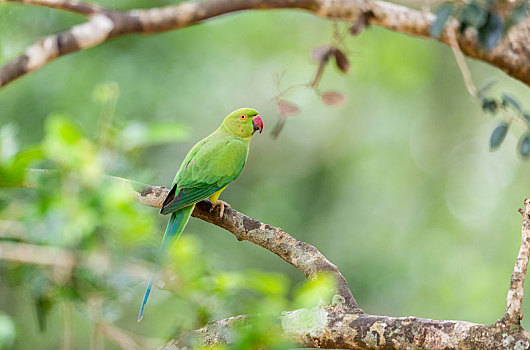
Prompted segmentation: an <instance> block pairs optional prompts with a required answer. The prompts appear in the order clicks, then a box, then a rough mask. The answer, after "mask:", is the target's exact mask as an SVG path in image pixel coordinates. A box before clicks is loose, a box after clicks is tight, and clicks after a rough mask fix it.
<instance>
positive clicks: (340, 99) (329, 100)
mask: <svg viewBox="0 0 530 350" xmlns="http://www.w3.org/2000/svg"><path fill="white" fill-rule="evenodd" d="M321 98H322V101H323V102H324V103H325V104H327V105H328V106H338V105H341V104H343V103H344V101H345V100H346V97H344V95H343V94H341V93H340V92H335V91H326V92H324V93H323V94H322V96H321Z"/></svg>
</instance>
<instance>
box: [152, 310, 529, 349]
mask: <svg viewBox="0 0 530 350" xmlns="http://www.w3.org/2000/svg"><path fill="white" fill-rule="evenodd" d="M248 321H249V320H248V318H247V317H245V316H236V317H230V318H228V319H225V320H220V321H214V322H211V323H209V324H208V325H206V326H205V327H203V328H201V329H199V330H197V331H195V332H193V334H192V336H195V338H196V339H197V338H198V339H199V341H200V344H202V345H206V346H211V345H216V344H226V343H230V342H231V338H230V336H231V334H232V332H231V330H232V329H233V328H234V327H236V326H241V325H242V324H243V325H244V324H251V322H248ZM281 325H282V329H283V332H284V336H286V337H287V338H288V339H290V340H291V341H292V342H294V343H296V344H297V345H299V346H300V347H305V348H323V349H376V348H377V349H431V350H436V349H444V350H448V349H477V350H478V349H484V350H490V349H528V348H529V347H530V333H528V332H526V331H524V330H522V329H521V328H517V329H515V330H514V329H511V328H510V326H509V325H504V324H502V323H498V324H493V325H481V324H475V323H471V322H464V321H437V320H430V319H422V318H416V317H388V316H375V315H368V314H356V313H352V312H351V311H350V310H347V309H344V308H342V307H340V306H326V307H322V308H314V309H301V310H295V311H290V312H286V313H284V314H283V315H282V316H281ZM187 341H189V335H187V336H186V337H183V338H179V339H174V340H172V341H170V342H168V343H167V344H165V345H164V346H162V347H160V348H159V350H177V349H178V350H183V349H192V347H191V346H190V345H189V344H188V343H187Z"/></svg>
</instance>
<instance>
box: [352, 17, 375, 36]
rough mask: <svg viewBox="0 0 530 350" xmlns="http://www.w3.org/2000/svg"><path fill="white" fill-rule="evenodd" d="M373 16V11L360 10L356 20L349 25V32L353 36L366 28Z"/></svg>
mask: <svg viewBox="0 0 530 350" xmlns="http://www.w3.org/2000/svg"><path fill="white" fill-rule="evenodd" d="M372 17H373V13H372V12H371V11H369V12H362V13H361V14H360V15H359V17H357V20H356V21H355V23H354V24H353V25H352V26H351V27H350V33H351V35H353V36H356V35H359V34H361V32H362V31H363V29H365V28H368V26H369V25H370V18H372Z"/></svg>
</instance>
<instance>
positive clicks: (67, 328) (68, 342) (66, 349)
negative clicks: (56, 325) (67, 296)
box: [61, 300, 74, 350]
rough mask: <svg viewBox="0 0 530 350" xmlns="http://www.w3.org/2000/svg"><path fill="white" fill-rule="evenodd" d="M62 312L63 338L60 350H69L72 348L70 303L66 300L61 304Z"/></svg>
mask: <svg viewBox="0 0 530 350" xmlns="http://www.w3.org/2000/svg"><path fill="white" fill-rule="evenodd" d="M62 314H63V339H62V342H61V350H70V349H72V331H73V327H74V325H73V323H72V321H73V320H72V304H71V303H70V302H69V301H68V300H66V301H64V302H63V304H62Z"/></svg>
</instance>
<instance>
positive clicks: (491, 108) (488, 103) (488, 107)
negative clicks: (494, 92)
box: [482, 98, 499, 114]
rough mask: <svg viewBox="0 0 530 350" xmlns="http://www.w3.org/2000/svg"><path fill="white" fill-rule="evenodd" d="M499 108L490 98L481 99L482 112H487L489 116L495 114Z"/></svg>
mask: <svg viewBox="0 0 530 350" xmlns="http://www.w3.org/2000/svg"><path fill="white" fill-rule="evenodd" d="M498 108H499V105H498V103H497V101H495V100H494V99H492V98H483V99H482V110H483V111H484V112H489V113H491V114H495V113H496V112H497V109H498Z"/></svg>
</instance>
